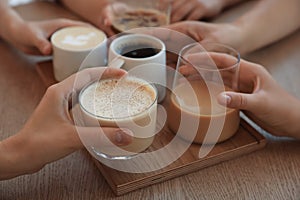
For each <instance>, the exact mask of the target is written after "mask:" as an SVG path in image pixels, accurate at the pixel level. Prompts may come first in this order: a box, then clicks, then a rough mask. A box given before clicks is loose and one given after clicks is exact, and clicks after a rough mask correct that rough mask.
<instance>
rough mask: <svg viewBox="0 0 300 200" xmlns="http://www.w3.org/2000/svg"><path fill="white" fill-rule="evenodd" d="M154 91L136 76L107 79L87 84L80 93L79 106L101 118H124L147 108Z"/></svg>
mask: <svg viewBox="0 0 300 200" xmlns="http://www.w3.org/2000/svg"><path fill="white" fill-rule="evenodd" d="M155 96H156V92H155V90H154V89H153V88H152V86H151V85H149V84H148V83H147V82H145V81H143V80H141V79H137V78H132V77H131V78H127V79H120V80H118V79H107V80H101V81H99V82H95V83H93V84H92V85H90V86H88V87H87V88H86V89H85V90H84V91H83V92H82V94H81V97H80V102H81V106H82V107H83V108H84V109H85V110H86V111H87V112H89V113H91V114H93V115H96V116H99V117H103V118H124V117H129V116H133V115H136V114H139V113H142V112H143V111H145V110H147V109H148V108H149V107H150V106H151V105H152V104H153V103H154V101H155V99H156V98H155Z"/></svg>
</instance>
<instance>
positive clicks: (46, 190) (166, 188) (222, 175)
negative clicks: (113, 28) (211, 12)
mask: <svg viewBox="0 0 300 200" xmlns="http://www.w3.org/2000/svg"><path fill="white" fill-rule="evenodd" d="M250 6H251V5H248V4H247V5H240V6H238V7H235V8H233V9H232V10H230V11H228V12H227V13H225V14H224V15H223V17H221V18H219V19H218V21H228V20H231V19H232V18H233V17H236V16H238V15H239V14H240V13H242V12H244V11H245V10H247V9H248V8H249V7H250ZM17 10H18V11H19V12H20V13H21V14H22V15H23V16H24V18H26V19H29V20H34V19H36V18H37V16H38V18H39V19H48V18H56V17H71V18H76V17H74V16H73V15H71V14H70V13H68V12H67V11H66V10H64V9H61V8H58V7H57V6H55V5H52V4H50V3H46V2H38V3H33V4H30V5H26V6H21V7H19V8H18V9H17ZM2 28H3V27H2ZM299 47H300V31H298V32H296V33H294V34H292V35H290V36H288V37H287V38H285V39H283V40H281V41H279V42H277V43H275V44H273V45H270V46H268V47H266V48H263V49H261V50H258V51H256V52H254V53H252V54H249V55H247V56H245V58H247V59H248V60H251V61H255V62H258V63H261V64H263V65H264V66H265V67H266V68H267V69H268V70H269V71H270V73H271V74H272V75H273V76H274V78H275V79H276V80H277V81H278V82H279V83H280V85H282V87H284V88H285V89H287V90H288V91H289V92H291V93H292V94H294V95H295V96H297V97H298V98H300V79H299V75H300V51H299ZM43 59H45V58H42V57H35V56H27V55H24V54H23V53H21V52H19V51H18V50H16V49H15V48H13V47H11V46H10V45H8V44H7V43H5V42H3V41H1V40H0V93H1V95H0V101H1V104H0V112H1V116H0V140H2V139H5V138H7V137H9V136H10V135H13V134H15V133H16V132H18V130H20V129H21V128H22V126H23V125H24V123H25V122H26V120H27V119H28V117H29V116H30V114H31V113H32V112H33V110H34V108H35V107H36V106H37V104H38V102H39V101H40V99H41V98H42V96H43V94H44V92H45V89H46V88H45V87H44V85H43V83H42V80H41V79H40V77H39V76H38V74H37V72H36V70H35V64H36V62H38V61H41V60H43ZM283 117H284V116H283ZM261 132H262V134H264V135H265V136H266V138H267V140H268V144H267V146H266V147H265V148H264V149H262V150H260V151H257V152H254V153H252V154H249V155H246V156H242V157H238V158H236V159H233V160H230V161H226V162H223V163H221V164H218V165H215V166H212V167H209V168H205V169H202V170H199V171H197V172H194V173H191V174H188V175H185V176H181V177H179V178H175V179H172V180H169V181H166V182H163V183H159V184H156V185H152V186H149V187H147V188H143V189H140V190H137V191H134V192H131V193H128V194H126V195H124V196H121V197H116V196H115V195H114V194H113V192H112V191H111V189H110V187H109V186H108V184H107V183H106V181H105V179H104V177H103V176H102V175H101V173H100V172H99V170H98V169H97V168H96V166H95V165H94V163H93V161H92V160H91V157H90V156H89V155H88V154H87V153H86V152H85V151H84V150H81V151H77V152H75V153H73V154H71V155H69V156H68V157H66V158H64V159H61V160H59V161H57V162H54V163H51V164H48V165H47V166H45V167H44V168H43V169H42V170H40V171H39V172H38V173H35V174H32V175H26V176H21V177H18V178H15V179H11V180H7V181H1V182H0V200H2V199H3V200H6V199H13V200H16V199H22V200H23V199H24V200H26V199H35V200H39V199H41V200H45V199H55V200H59V199H64V200H66V199H84V200H86V199H299V198H300V167H299V166H300V156H299V152H300V145H299V144H300V143H299V141H295V140H291V139H287V138H276V137H272V136H270V135H268V134H267V133H264V132H263V131H261Z"/></svg>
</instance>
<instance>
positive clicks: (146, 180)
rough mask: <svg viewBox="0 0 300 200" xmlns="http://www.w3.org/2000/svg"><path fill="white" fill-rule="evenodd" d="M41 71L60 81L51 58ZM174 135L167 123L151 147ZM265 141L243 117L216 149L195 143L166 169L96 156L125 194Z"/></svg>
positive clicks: (50, 79)
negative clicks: (122, 167) (132, 169)
mask: <svg viewBox="0 0 300 200" xmlns="http://www.w3.org/2000/svg"><path fill="white" fill-rule="evenodd" d="M37 71H38V73H39V75H40V76H41V78H42V80H43V82H44V84H45V85H46V87H48V86H50V85H52V84H53V83H55V82H56V81H55V79H54V76H53V70H52V62H51V61H47V62H43V63H38V64H37ZM173 137H174V134H173V133H172V132H171V131H170V130H169V129H168V127H167V126H164V127H163V129H162V131H161V132H160V133H159V134H157V135H156V138H155V140H154V142H153V144H152V145H151V146H150V147H149V148H150V150H155V149H160V148H161V147H163V146H164V145H165V144H166V143H168V142H169V141H170V140H172V138H173ZM265 145H266V139H265V138H264V137H263V136H262V135H261V134H259V133H258V132H257V131H256V130H255V129H254V128H253V127H252V126H250V125H249V124H248V123H247V122H246V121H245V120H243V119H242V120H241V124H240V128H239V130H238V131H237V133H236V134H235V135H234V136H233V137H232V138H230V139H229V140H227V141H225V142H223V143H220V144H217V145H216V146H214V148H213V149H212V151H211V152H210V153H209V154H208V155H207V156H206V157H205V158H202V159H200V158H199V157H198V153H199V149H200V147H201V146H200V145H197V144H193V145H191V146H190V147H189V148H188V150H187V151H186V152H185V153H184V154H183V155H182V156H181V157H180V158H179V159H178V160H176V161H175V162H173V163H172V164H170V165H169V166H167V167H165V168H163V169H160V170H157V171H154V172H150V173H126V172H121V171H117V170H115V169H111V168H109V167H107V166H106V165H104V164H101V163H100V162H99V161H97V160H96V159H94V161H95V164H96V166H97V167H98V169H99V170H100V171H101V173H102V174H103V176H104V177H105V179H106V181H107V182H108V184H109V185H110V187H111V188H112V190H113V192H114V193H115V194H116V195H122V194H125V193H128V192H131V191H133V190H136V189H139V188H143V187H146V186H149V185H152V184H155V183H159V182H162V181H165V180H168V179H171V178H175V177H178V176H181V175H184V174H188V173H191V172H194V171H197V170H200V169H202V168H205V167H208V166H211V165H214V164H217V163H220V162H223V161H226V160H229V159H233V158H236V157H238V156H241V155H245V154H248V153H250V152H253V151H256V150H258V149H261V148H263V147H264V146H265Z"/></svg>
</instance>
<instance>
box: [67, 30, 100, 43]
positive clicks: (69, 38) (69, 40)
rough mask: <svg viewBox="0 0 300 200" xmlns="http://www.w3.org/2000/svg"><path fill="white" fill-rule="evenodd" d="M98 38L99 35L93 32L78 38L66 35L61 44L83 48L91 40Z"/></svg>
mask: <svg viewBox="0 0 300 200" xmlns="http://www.w3.org/2000/svg"><path fill="white" fill-rule="evenodd" d="M96 36H97V35H96V33H95V32H91V33H89V34H84V35H78V36H73V35H66V36H65V37H64V39H63V40H62V41H61V43H63V44H69V45H74V46H82V45H86V44H87V43H88V41H89V40H90V39H91V38H93V37H96Z"/></svg>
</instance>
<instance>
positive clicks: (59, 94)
mask: <svg viewBox="0 0 300 200" xmlns="http://www.w3.org/2000/svg"><path fill="white" fill-rule="evenodd" d="M125 73H126V72H125V71H123V70H120V69H114V68H105V67H99V68H91V69H85V70H83V71H81V72H79V73H78V74H77V75H76V74H75V75H72V76H71V77H69V78H67V79H66V80H64V81H62V82H60V83H58V84H56V85H53V86H51V87H49V88H48V89H47V91H46V93H45V95H44V97H43V99H42V100H41V102H40V103H39V105H38V106H37V108H36V109H35V111H34V113H33V114H32V116H31V117H30V118H29V120H28V121H27V122H26V124H25V126H24V128H23V129H22V130H21V131H20V132H19V133H17V134H16V135H14V136H12V137H10V138H8V139H6V140H4V141H2V143H1V142H0V171H1V173H0V179H1V178H2V179H3V178H11V177H14V176H17V175H21V174H25V173H32V172H36V171H38V170H39V169H41V168H42V167H43V166H44V165H45V164H47V163H50V162H53V161H55V160H58V159H60V158H63V157H65V156H67V155H68V154H70V153H72V152H74V151H76V150H78V149H80V148H82V147H83V144H82V143H81V140H80V138H79V135H78V134H77V133H78V132H80V134H82V135H85V136H87V137H88V136H89V135H90V136H93V135H95V133H97V135H98V136H101V137H100V140H99V143H101V145H109V144H110V142H109V141H108V140H107V138H108V139H109V140H110V141H111V142H112V143H113V144H115V145H117V146H123V145H128V144H129V143H130V142H131V140H132V138H131V136H132V133H131V132H130V131H129V130H127V129H118V128H108V127H102V128H99V127H79V126H75V125H74V122H73V120H72V118H71V116H70V113H69V110H68V108H69V107H70V103H69V101H70V98H72V96H74V94H77V93H79V91H80V90H81V89H82V88H83V87H84V86H85V85H87V84H88V83H90V82H92V81H96V80H98V79H99V77H101V78H110V77H115V78H118V77H121V76H123V75H124V74H125ZM75 79H76V86H75V85H74V82H75ZM124 131H125V132H124ZM104 134H105V135H104ZM105 136H106V137H105ZM3 156H4V160H3Z"/></svg>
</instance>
